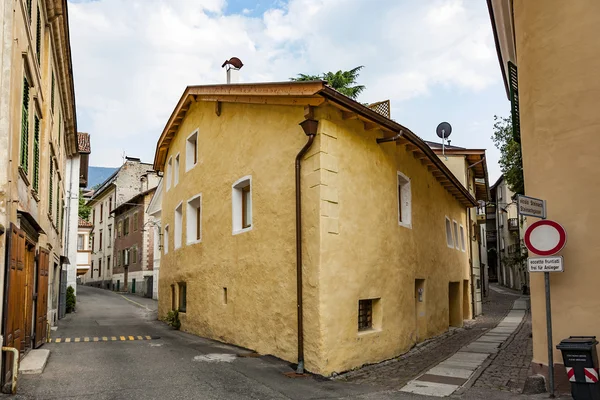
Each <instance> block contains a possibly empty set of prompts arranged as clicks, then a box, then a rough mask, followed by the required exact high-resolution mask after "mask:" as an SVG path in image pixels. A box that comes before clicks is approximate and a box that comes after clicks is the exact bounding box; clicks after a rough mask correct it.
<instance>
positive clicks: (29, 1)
mask: <svg viewBox="0 0 600 400" xmlns="http://www.w3.org/2000/svg"><path fill="white" fill-rule="evenodd" d="M27 16H28V17H29V21H31V0H27Z"/></svg>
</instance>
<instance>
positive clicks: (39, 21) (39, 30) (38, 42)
mask: <svg viewBox="0 0 600 400" xmlns="http://www.w3.org/2000/svg"><path fill="white" fill-rule="evenodd" d="M41 47H42V16H41V15H40V6H39V5H38V6H37V24H36V27H35V55H36V56H37V60H38V64H40V54H41Z"/></svg>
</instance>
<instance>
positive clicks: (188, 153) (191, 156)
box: [185, 130, 198, 171]
mask: <svg viewBox="0 0 600 400" xmlns="http://www.w3.org/2000/svg"><path fill="white" fill-rule="evenodd" d="M196 164H198V130H196V131H194V133H192V134H191V135H190V136H188V138H187V141H186V144H185V170H186V171H189V170H190V169H192V168H193V167H194V166H195V165H196Z"/></svg>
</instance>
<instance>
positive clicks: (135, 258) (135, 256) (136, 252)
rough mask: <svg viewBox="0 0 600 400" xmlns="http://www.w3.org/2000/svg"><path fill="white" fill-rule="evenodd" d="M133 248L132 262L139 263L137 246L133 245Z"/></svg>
mask: <svg viewBox="0 0 600 400" xmlns="http://www.w3.org/2000/svg"><path fill="white" fill-rule="evenodd" d="M131 250H132V255H131V263H132V264H137V260H138V251H137V246H133V247H132V249H131Z"/></svg>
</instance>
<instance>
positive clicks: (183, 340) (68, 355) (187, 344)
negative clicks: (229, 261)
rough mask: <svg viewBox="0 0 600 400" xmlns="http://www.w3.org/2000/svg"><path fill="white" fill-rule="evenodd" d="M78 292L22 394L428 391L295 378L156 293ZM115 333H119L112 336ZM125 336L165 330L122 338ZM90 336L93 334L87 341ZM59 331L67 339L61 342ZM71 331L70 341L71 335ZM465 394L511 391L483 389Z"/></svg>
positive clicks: (314, 395) (364, 395)
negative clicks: (160, 301)
mask: <svg viewBox="0 0 600 400" xmlns="http://www.w3.org/2000/svg"><path fill="white" fill-rule="evenodd" d="M77 292H78V293H77V294H78V296H77V312H76V313H73V314H68V315H67V317H65V318H64V319H63V320H61V321H60V323H59V328H58V330H57V331H53V332H52V338H53V342H52V343H48V344H46V345H44V348H46V349H49V350H50V352H51V354H50V359H49V362H48V364H47V366H46V369H45V371H44V373H43V374H40V375H21V376H20V377H19V386H18V395H17V396H16V398H21V399H95V400H102V399H144V400H146V399H207V400H213V399H227V400H237V399H260V400H266V399H274V400H278V399H294V400H296V399H297V400H300V399H302V400H310V399H312V400H317V399H364V400H388V399H425V397H421V396H415V395H410V394H405V393H399V392H393V391H386V390H384V389H382V388H380V387H378V386H373V385H366V384H361V385H359V384H353V383H346V382H337V381H335V382H334V381H329V380H326V379H324V378H319V377H312V376H309V377H303V378H288V377H286V376H285V375H284V373H285V372H291V371H292V369H291V367H290V365H289V364H288V363H287V362H284V361H281V360H278V359H276V358H273V357H269V356H263V357H239V355H243V354H248V353H249V352H248V351H247V350H245V349H241V348H237V347H234V346H228V345H225V344H222V343H218V342H214V341H210V340H206V339H202V338H199V337H196V336H193V335H189V334H186V333H183V332H180V331H175V330H173V329H171V328H169V327H168V326H167V325H166V324H164V323H162V322H159V321H157V320H156V302H154V301H152V300H149V299H142V298H139V297H137V296H128V298H124V297H123V296H121V295H119V294H116V293H113V292H109V291H106V290H103V289H95V288H89V287H83V286H79V287H78V289H77ZM128 299H130V300H128ZM133 302H136V303H139V304H134V303H133ZM113 336H114V337H116V338H117V340H111V338H112V337H113ZM121 336H125V337H126V338H128V337H129V336H134V337H137V336H142V337H146V336H151V337H159V338H155V339H152V340H134V341H131V340H125V341H122V340H120V337H121ZM85 337H90V340H91V341H89V342H84V338H85ZM94 337H97V338H98V340H99V341H98V342H94V341H93V338H94ZM103 337H106V338H107V339H108V341H106V342H105V341H102V338H103ZM56 338H61V339H63V340H62V341H61V343H55V342H54V340H56ZM66 338H70V339H71V342H70V343H65V342H64V339H66ZM75 338H80V341H79V342H74V340H75ZM497 396H498V397H497ZM517 397H521V396H517ZM464 398H465V399H469V398H472V399H481V398H487V399H488V400H490V399H496V398H498V399H505V398H507V397H506V394H505V393H504V394H503V393H497V394H496V393H493V394H489V393H485V394H484V393H482V392H476V393H471V394H470V393H467V394H466V395H465V396H464ZM510 398H514V397H513V396H510Z"/></svg>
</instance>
